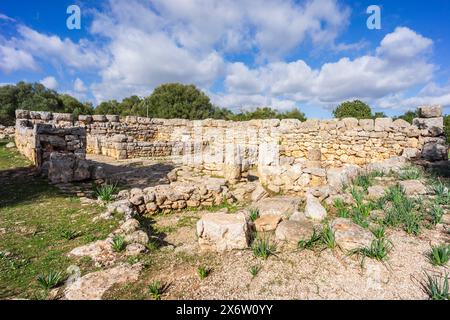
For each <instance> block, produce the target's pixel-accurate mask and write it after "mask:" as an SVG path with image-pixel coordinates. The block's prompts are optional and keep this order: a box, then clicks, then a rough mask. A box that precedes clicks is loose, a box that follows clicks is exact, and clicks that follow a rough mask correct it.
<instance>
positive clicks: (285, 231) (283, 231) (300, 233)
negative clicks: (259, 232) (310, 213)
mask: <svg viewBox="0 0 450 320" xmlns="http://www.w3.org/2000/svg"><path fill="white" fill-rule="evenodd" d="M313 232H314V225H313V223H312V222H311V221H308V220H303V221H293V220H288V221H283V222H281V223H280V224H279V225H278V227H277V229H276V230H275V237H276V239H277V240H278V241H286V242H288V243H290V244H294V245H297V243H298V242H299V241H300V240H305V239H309V238H310V237H311V236H312V234H313Z"/></svg>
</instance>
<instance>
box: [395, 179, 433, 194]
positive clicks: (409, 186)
mask: <svg viewBox="0 0 450 320" xmlns="http://www.w3.org/2000/svg"><path fill="white" fill-rule="evenodd" d="M400 186H401V187H402V188H403V190H404V191H405V193H406V194H407V195H408V196H417V195H424V194H427V187H426V186H425V185H424V184H423V183H422V182H420V181H419V180H405V181H400Z"/></svg>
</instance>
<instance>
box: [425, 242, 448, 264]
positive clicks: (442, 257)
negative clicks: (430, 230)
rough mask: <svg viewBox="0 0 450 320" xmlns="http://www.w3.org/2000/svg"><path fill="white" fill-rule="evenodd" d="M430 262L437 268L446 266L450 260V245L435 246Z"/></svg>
mask: <svg viewBox="0 0 450 320" xmlns="http://www.w3.org/2000/svg"><path fill="white" fill-rule="evenodd" d="M429 259H430V262H431V263H432V264H433V265H435V266H444V265H446V264H447V262H448V261H449V260H450V245H447V244H441V245H439V246H433V247H432V248H431V252H430V255H429Z"/></svg>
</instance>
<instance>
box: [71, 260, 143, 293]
mask: <svg viewBox="0 0 450 320" xmlns="http://www.w3.org/2000/svg"><path fill="white" fill-rule="evenodd" d="M141 269H142V265H141V264H135V265H132V266H130V265H127V264H123V265H119V266H117V267H114V268H111V269H107V270H102V271H97V272H93V273H89V274H87V275H85V276H83V277H81V278H79V279H77V280H76V281H75V282H73V283H72V284H70V285H68V286H67V288H66V289H65V290H64V299H66V300H101V299H102V296H103V295H104V294H105V292H106V291H107V290H108V289H109V288H111V287H112V286H113V285H115V284H121V283H128V282H134V281H136V280H138V276H139V272H140V271H141Z"/></svg>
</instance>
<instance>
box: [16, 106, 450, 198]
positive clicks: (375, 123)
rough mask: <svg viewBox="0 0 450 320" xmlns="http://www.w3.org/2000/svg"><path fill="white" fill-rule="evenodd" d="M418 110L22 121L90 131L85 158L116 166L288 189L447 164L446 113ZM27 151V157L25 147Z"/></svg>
mask: <svg viewBox="0 0 450 320" xmlns="http://www.w3.org/2000/svg"><path fill="white" fill-rule="evenodd" d="M419 111H420V116H421V118H418V119H414V123H413V124H412V125H411V124H409V123H408V122H406V121H404V120H401V119H400V120H396V121H393V120H392V119H390V118H381V119H375V120H372V119H364V120H357V119H354V118H347V119H342V120H337V119H334V120H308V121H306V122H300V121H298V120H294V119H285V120H277V119H272V120H251V121H245V122H234V121H225V120H211V119H207V120H198V121H188V120H182V119H150V118H142V117H133V116H129V117H124V118H121V117H119V116H115V115H107V116H103V115H94V116H86V115H82V116H79V117H78V119H72V116H71V115H67V114H57V113H54V114H52V113H48V112H23V111H20V110H19V111H18V115H19V116H20V118H19V117H18V119H22V120H26V121H28V123H29V125H37V124H49V125H51V126H53V127H54V128H66V129H67V128H73V127H75V128H81V129H82V130H85V132H86V152H87V153H92V154H102V155H106V156H110V157H114V158H116V159H127V158H138V157H170V159H172V160H176V161H179V162H180V163H182V164H183V165H188V166H190V167H192V168H193V169H195V170H196V171H201V172H204V173H206V174H209V175H212V176H220V177H225V178H227V180H229V181H234V182H237V181H240V180H241V179H245V178H246V174H247V171H248V169H249V168H250V167H251V166H257V167H258V169H259V172H260V177H262V180H267V181H270V180H271V179H272V177H273V178H274V179H277V180H278V182H277V183H278V184H279V185H280V186H283V185H290V184H291V182H290V180H289V181H285V183H280V181H279V180H280V179H282V177H284V176H289V175H290V176H295V177H298V179H299V180H297V181H301V182H299V184H298V185H299V186H302V188H303V185H306V186H316V185H321V184H323V183H325V182H326V180H327V179H326V176H327V174H328V173H327V169H329V168H345V167H348V166H355V165H356V166H366V165H369V164H371V163H375V162H380V161H384V160H388V159H390V158H392V157H399V156H405V157H406V158H411V157H419V156H422V157H423V158H425V159H427V160H431V161H439V160H445V159H447V150H448V147H447V145H446V142H445V136H444V131H443V118H442V108H441V107H422V108H420V109H419ZM25 127H26V126H25ZM20 136H22V137H23V139H22V140H23V142H21V143H26V141H27V138H26V137H27V133H24V134H20ZM31 140H33V138H31ZM83 141H84V140H83ZM29 143H30V144H32V142H29ZM22 150H23V152H24V153H25V154H27V153H28V151H27V148H22ZM27 156H30V155H27ZM293 172H295V174H293ZM281 189H283V187H281ZM275 190H278V188H275Z"/></svg>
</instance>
